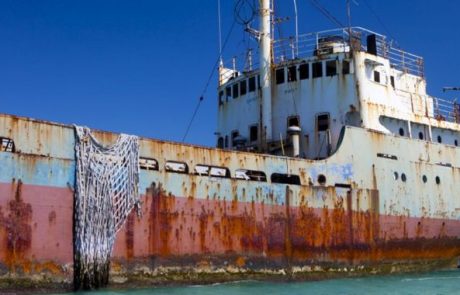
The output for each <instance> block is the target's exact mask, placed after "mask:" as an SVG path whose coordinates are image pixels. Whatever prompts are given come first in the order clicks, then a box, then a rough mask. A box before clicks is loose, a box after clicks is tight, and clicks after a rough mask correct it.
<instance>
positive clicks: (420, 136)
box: [418, 131, 423, 140]
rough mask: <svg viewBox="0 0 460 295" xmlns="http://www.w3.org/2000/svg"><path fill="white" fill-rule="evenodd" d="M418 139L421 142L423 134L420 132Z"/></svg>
mask: <svg viewBox="0 0 460 295" xmlns="http://www.w3.org/2000/svg"><path fill="white" fill-rule="evenodd" d="M418 139H421V140H423V132H422V131H420V132H419V133H418Z"/></svg>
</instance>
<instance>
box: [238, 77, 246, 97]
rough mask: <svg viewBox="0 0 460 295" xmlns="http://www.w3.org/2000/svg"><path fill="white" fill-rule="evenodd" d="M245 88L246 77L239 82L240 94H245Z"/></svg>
mask: <svg viewBox="0 0 460 295" xmlns="http://www.w3.org/2000/svg"><path fill="white" fill-rule="evenodd" d="M246 90H247V81H246V79H245V80H243V81H241V82H240V95H241V96H243V95H245V94H246Z"/></svg>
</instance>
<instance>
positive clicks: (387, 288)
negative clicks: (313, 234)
mask: <svg viewBox="0 0 460 295" xmlns="http://www.w3.org/2000/svg"><path fill="white" fill-rule="evenodd" d="M78 294H91V295H112V294H120V295H123V294H130V295H131V294H132V295H146V294H154V295H156V294H160V295H179V294H186V295H208V294H209V295H221V294H222V295H227V294H229V295H230V294H250V295H257V294H263V295H271V294H286V295H295V294H404V295H406V294H407V295H408V294H414V295H422V294H430V295H431V294H459V295H460V270H449V271H440V272H434V273H424V274H412V275H398V276H396V275H391V276H390V275H388V276H372V277H366V278H349V279H335V280H326V281H316V282H294V283H270V282H255V281H246V282H233V283H225V284H215V285H206V286H182V287H157V288H148V289H135V290H105V291H98V292H87V293H84V292H83V293H78Z"/></svg>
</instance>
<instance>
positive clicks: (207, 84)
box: [182, 20, 236, 142]
mask: <svg viewBox="0 0 460 295" xmlns="http://www.w3.org/2000/svg"><path fill="white" fill-rule="evenodd" d="M235 23H236V22H235V20H234V21H233V23H232V25H231V27H230V30H229V31H228V33H227V36H226V37H225V41H224V44H222V51H223V50H224V49H225V46H226V45H227V42H228V40H229V39H230V35H231V33H232V31H233V28H234V27H235ZM222 51H221V52H222ZM220 60H221V56H220V54H219V56H218V57H217V60H216V62H215V63H214V66H213V68H212V71H211V74H210V75H209V77H208V80H207V82H206V84H205V86H204V88H203V91H202V92H201V95H200V97H199V100H198V103H197V105H196V107H195V111H194V112H193V115H192V118H191V119H190V121H189V123H188V125H187V129H186V130H185V133H184V136H183V137H182V142H184V141H185V138H187V135H188V133H189V131H190V127H192V123H193V121H194V120H195V117H196V114H197V113H198V110H199V108H200V106H201V103H202V102H203V100H204V95H205V93H206V91H207V90H208V87H209V84H210V83H211V80H212V77H213V76H214V73H215V72H216V69H217V68H218V67H219V63H220Z"/></svg>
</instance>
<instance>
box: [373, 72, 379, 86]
mask: <svg viewBox="0 0 460 295" xmlns="http://www.w3.org/2000/svg"><path fill="white" fill-rule="evenodd" d="M374 81H375V82H377V83H380V72H378V71H374Z"/></svg>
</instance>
